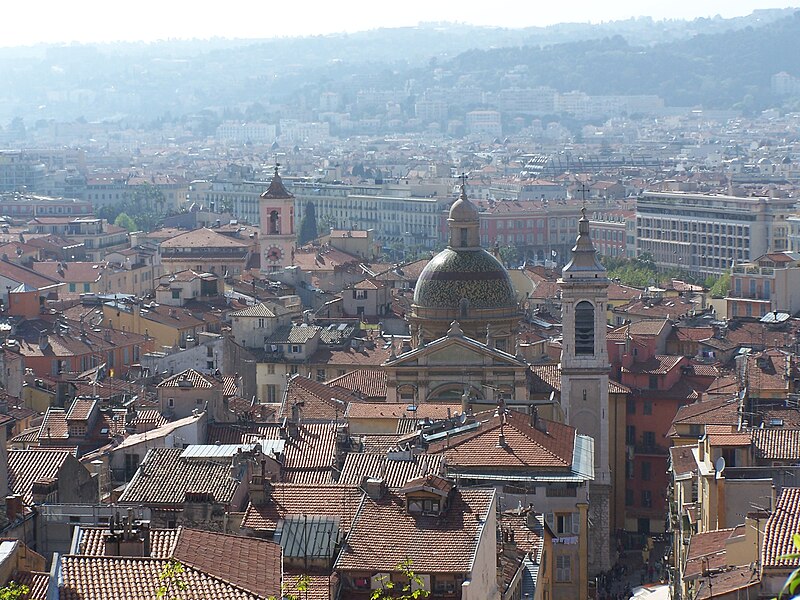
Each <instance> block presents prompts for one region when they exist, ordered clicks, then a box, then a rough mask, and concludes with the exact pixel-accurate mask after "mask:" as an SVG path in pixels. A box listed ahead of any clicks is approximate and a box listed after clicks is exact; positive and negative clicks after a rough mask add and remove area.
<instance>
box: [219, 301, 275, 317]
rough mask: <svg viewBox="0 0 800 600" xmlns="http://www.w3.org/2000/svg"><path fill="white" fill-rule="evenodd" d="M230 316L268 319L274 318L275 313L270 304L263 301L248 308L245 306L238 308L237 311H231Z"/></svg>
mask: <svg viewBox="0 0 800 600" xmlns="http://www.w3.org/2000/svg"><path fill="white" fill-rule="evenodd" d="M229 316H231V317H262V318H267V319H274V318H275V316H276V315H275V313H274V312H272V310H270V308H269V306H267V305H266V304H264V303H263V302H262V303H260V304H256V305H255V306H248V307H247V308H243V309H242V310H237V311H236V312H233V313H231V314H230V315H229Z"/></svg>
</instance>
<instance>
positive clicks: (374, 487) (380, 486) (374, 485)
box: [361, 477, 386, 500]
mask: <svg viewBox="0 0 800 600" xmlns="http://www.w3.org/2000/svg"><path fill="white" fill-rule="evenodd" d="M361 487H362V488H363V489H364V491H365V492H366V493H367V496H369V497H370V499H372V500H380V499H381V498H383V496H384V494H385V493H386V482H385V481H384V480H383V479H379V478H377V477H364V482H363V483H362V484H361Z"/></svg>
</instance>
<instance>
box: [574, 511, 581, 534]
mask: <svg viewBox="0 0 800 600" xmlns="http://www.w3.org/2000/svg"><path fill="white" fill-rule="evenodd" d="M580 532H581V513H579V512H576V513H572V533H574V534H576V535H577V534H578V533H580Z"/></svg>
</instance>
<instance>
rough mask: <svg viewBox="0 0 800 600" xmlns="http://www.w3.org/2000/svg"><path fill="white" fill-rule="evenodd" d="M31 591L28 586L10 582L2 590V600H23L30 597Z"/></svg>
mask: <svg viewBox="0 0 800 600" xmlns="http://www.w3.org/2000/svg"><path fill="white" fill-rule="evenodd" d="M30 591H31V589H30V588H29V587H28V586H27V585H24V584H20V583H17V582H16V581H9V582H8V584H6V585H5V586H3V587H2V588H0V600H22V599H23V598H27V597H28V594H29V593H30Z"/></svg>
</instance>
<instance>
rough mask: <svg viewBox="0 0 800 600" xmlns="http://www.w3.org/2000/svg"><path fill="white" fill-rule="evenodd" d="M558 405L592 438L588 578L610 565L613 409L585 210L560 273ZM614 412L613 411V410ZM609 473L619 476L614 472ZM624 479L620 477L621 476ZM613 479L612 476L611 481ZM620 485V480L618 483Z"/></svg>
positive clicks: (597, 266) (602, 286) (603, 294)
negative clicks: (572, 245) (559, 402)
mask: <svg viewBox="0 0 800 600" xmlns="http://www.w3.org/2000/svg"><path fill="white" fill-rule="evenodd" d="M558 283H559V286H560V288H561V323H562V331H563V338H562V348H561V406H562V409H563V411H564V418H565V420H566V422H567V423H568V424H569V425H572V426H573V427H575V428H576V429H577V432H578V433H580V434H584V435H588V436H591V437H592V438H594V481H593V482H592V483H591V484H590V487H589V497H590V503H589V521H590V523H591V527H590V530H589V565H587V567H588V572H589V574H590V575H591V574H596V573H598V572H600V571H605V570H608V569H609V568H610V567H611V531H612V529H611V527H612V523H611V502H612V496H611V494H612V472H611V464H612V456H611V454H610V452H611V451H612V449H613V448H614V447H616V436H613V431H614V430H615V429H616V423H610V421H611V419H612V417H616V414H617V413H616V410H613V409H612V410H609V399H608V373H609V370H610V368H611V366H610V363H609V360H608V348H607V347H606V327H607V325H606V304H607V302H608V284H609V281H608V274H607V273H606V269H605V267H604V266H603V265H602V264H601V263H600V261H599V260H598V258H597V252H596V251H595V248H594V245H593V244H592V239H591V237H590V236H589V219H588V218H587V217H586V208H585V207H584V208H583V209H582V211H581V218H580V221H578V238H577V240H576V241H575V246H574V247H573V248H572V259H571V260H570V261H569V263H568V264H567V265H566V266H565V267H564V268H563V270H562V271H561V279H559V282H558ZM612 408H613V407H612ZM614 475H615V476H616V475H619V474H616V473H614ZM622 475H624V474H622ZM615 479H616V477H615ZM623 483H624V480H623Z"/></svg>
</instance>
